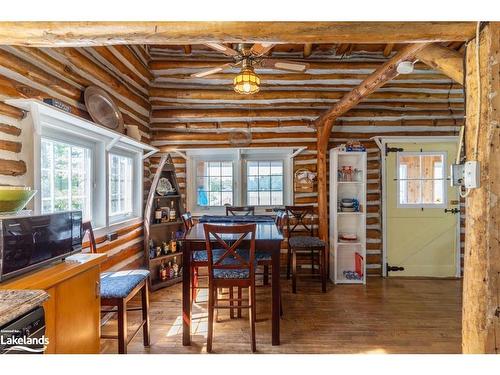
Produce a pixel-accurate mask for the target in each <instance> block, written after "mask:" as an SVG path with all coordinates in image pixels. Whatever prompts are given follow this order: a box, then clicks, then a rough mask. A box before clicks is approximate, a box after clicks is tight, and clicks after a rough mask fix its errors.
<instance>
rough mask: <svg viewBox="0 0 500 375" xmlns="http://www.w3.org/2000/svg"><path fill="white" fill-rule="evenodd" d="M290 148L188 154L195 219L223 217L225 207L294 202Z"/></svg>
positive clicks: (262, 208) (262, 209)
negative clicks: (207, 214)
mask: <svg viewBox="0 0 500 375" xmlns="http://www.w3.org/2000/svg"><path fill="white" fill-rule="evenodd" d="M292 154H293V149H291V148H264V147H262V148H255V149H245V148H241V149H240V148H229V149H224V150H220V149H217V150H215V149H198V150H189V151H187V157H188V158H187V171H186V172H187V176H186V179H187V181H195V183H192V184H187V196H186V198H187V199H186V203H187V209H188V210H189V211H191V212H192V213H193V214H195V215H203V214H206V213H210V214H216V215H220V214H224V213H225V208H224V205H234V206H245V205H250V206H256V207H257V212H258V213H259V214H264V213H265V212H266V209H267V208H269V207H272V206H283V205H286V204H291V202H292V201H293V196H292V195H293V192H292V187H293V176H292V173H293V172H292V170H293V159H292V157H291V155H292Z"/></svg>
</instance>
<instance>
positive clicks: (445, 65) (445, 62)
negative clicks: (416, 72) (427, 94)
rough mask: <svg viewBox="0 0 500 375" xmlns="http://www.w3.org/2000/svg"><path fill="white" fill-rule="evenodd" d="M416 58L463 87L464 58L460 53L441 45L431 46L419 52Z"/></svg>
mask: <svg viewBox="0 0 500 375" xmlns="http://www.w3.org/2000/svg"><path fill="white" fill-rule="evenodd" d="M416 57H417V58H418V59H419V60H421V61H422V62H423V63H425V64H427V65H429V66H430V67H431V68H433V69H435V70H438V71H440V72H441V73H443V74H445V75H447V76H448V77H450V78H451V79H453V80H454V81H455V82H458V83H460V84H461V85H463V83H464V57H463V56H462V54H461V53H460V52H457V51H455V50H453V49H450V48H447V47H444V46H441V45H439V44H431V45H429V46H427V47H426V48H424V49H423V50H421V51H420V52H418V53H417V54H416Z"/></svg>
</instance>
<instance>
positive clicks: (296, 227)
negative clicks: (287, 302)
mask: <svg viewBox="0 0 500 375" xmlns="http://www.w3.org/2000/svg"><path fill="white" fill-rule="evenodd" d="M313 213H314V207H313V206H285V214H286V218H285V219H284V220H285V221H286V229H287V230H286V236H287V239H288V254H287V270H286V276H287V279H290V268H291V273H292V292H293V293H297V254H304V255H306V254H310V257H311V272H312V274H314V273H315V261H314V260H315V256H316V255H317V256H318V263H319V271H320V277H321V284H322V291H323V292H326V272H327V267H326V257H325V246H326V243H325V242H324V241H322V240H321V239H319V238H318V237H316V236H314V233H315V231H314V224H313Z"/></svg>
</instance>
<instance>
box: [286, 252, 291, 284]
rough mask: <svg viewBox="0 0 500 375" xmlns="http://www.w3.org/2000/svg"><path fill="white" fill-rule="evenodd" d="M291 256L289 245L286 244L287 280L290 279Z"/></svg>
mask: <svg viewBox="0 0 500 375" xmlns="http://www.w3.org/2000/svg"><path fill="white" fill-rule="evenodd" d="M291 257H292V249H291V248H290V245H288V252H287V255H286V278H287V280H290V261H291Z"/></svg>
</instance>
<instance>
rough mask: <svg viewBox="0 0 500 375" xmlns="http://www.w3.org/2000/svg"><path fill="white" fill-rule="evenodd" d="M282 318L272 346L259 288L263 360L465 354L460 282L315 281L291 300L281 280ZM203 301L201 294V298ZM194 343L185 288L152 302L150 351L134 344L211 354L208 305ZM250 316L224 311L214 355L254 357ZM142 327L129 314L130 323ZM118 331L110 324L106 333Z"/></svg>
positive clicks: (303, 284)
mask: <svg viewBox="0 0 500 375" xmlns="http://www.w3.org/2000/svg"><path fill="white" fill-rule="evenodd" d="M282 285H283V301H284V317H283V319H282V324H281V345H280V346H272V345H271V321H270V316H271V314H270V294H271V290H270V288H268V287H266V288H264V287H261V288H258V289H257V319H258V321H257V328H256V330H257V350H258V352H260V353H460V345H461V343H460V341H461V292H462V287H461V280H409V279H387V280H384V279H382V278H369V279H368V285H367V286H366V287H363V286H359V285H338V286H333V285H329V286H328V292H327V293H325V294H323V293H321V292H320V284H319V283H318V282H317V281H314V280H310V281H307V280H300V283H299V287H298V289H299V290H298V293H297V294H296V295H294V294H292V293H291V288H290V285H289V283H288V282H287V280H282ZM201 297H202V298H201V299H203V300H204V298H203V294H202V296H201ZM193 310H194V319H193V320H194V324H193V325H194V329H193V336H192V337H193V339H192V342H193V344H192V345H191V346H190V347H184V346H182V338H181V336H182V335H181V316H180V314H181V285H180V284H178V285H176V286H173V287H170V288H167V289H163V290H159V291H157V292H154V293H153V294H152V295H151V313H150V316H151V347H150V348H144V347H143V345H142V333H139V334H138V335H137V336H136V337H135V338H134V339H133V340H132V341H131V342H130V344H129V346H128V350H129V353H204V352H206V350H205V349H206V328H207V323H206V316H207V314H206V310H205V303H199V304H198V305H196V306H195V307H194V309H193ZM247 316H248V315H247V312H246V311H245V312H244V316H243V318H242V319H233V320H229V311H228V310H221V312H220V314H219V319H220V321H221V322H220V323H217V324H215V328H214V331H215V335H214V352H216V353H243V354H246V353H250V341H249V324H248V319H247ZM138 321H139V313H136V312H131V313H130V315H129V324H134V322H138ZM114 329H116V320H115V319H112V320H110V321H109V322H108V323H106V325H105V326H104V327H103V332H105V333H111V331H113V330H114ZM116 351H117V345H116V342H115V341H113V340H102V341H101V352H103V353H116Z"/></svg>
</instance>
